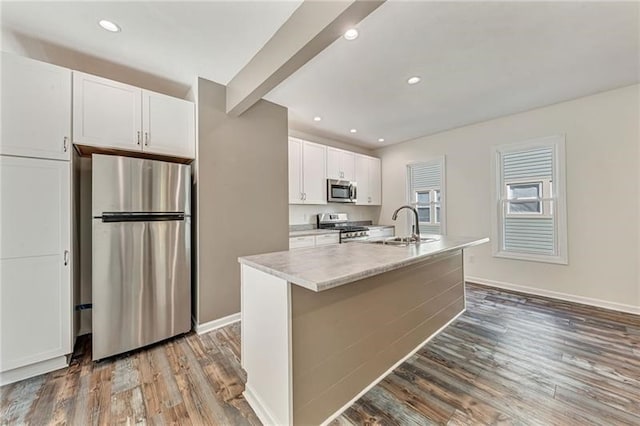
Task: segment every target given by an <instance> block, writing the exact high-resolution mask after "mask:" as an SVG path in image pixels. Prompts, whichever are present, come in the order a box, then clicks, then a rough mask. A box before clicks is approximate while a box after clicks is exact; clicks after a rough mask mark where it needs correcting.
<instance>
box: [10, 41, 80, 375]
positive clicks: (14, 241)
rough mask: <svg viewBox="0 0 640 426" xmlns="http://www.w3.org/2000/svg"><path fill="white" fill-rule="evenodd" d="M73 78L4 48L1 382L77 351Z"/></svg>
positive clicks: (62, 361)
mask: <svg viewBox="0 0 640 426" xmlns="http://www.w3.org/2000/svg"><path fill="white" fill-rule="evenodd" d="M71 76H72V72H71V70H69V69H66V68H62V67H58V66H55V65H51V64H47V63H43V62H38V61H34V60H31V59H27V58H23V57H19V56H15V55H10V54H7V53H4V52H3V53H2V93H1V103H2V117H1V119H2V131H1V137H2V139H1V140H0V384H4V383H10V382H13V381H17V380H21V379H24V378H27V377H31V376H35V375H38V374H42V373H44V372H47V371H52V370H55V369H58V368H62V367H64V366H66V365H67V355H69V354H71V353H72V351H73V336H72V312H73V305H72V291H71V287H72V262H73V253H72V252H71V232H72V217H71V203H72V200H71V149H72V147H71V82H72V80H71V79H72V77H71Z"/></svg>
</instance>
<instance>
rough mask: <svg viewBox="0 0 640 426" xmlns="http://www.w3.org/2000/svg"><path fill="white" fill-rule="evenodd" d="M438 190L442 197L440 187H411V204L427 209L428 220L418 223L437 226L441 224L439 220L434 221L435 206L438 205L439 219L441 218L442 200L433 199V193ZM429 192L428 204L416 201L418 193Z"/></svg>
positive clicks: (417, 207)
mask: <svg viewBox="0 0 640 426" xmlns="http://www.w3.org/2000/svg"><path fill="white" fill-rule="evenodd" d="M436 191H437V192H439V193H440V196H441V197H442V190H441V189H440V188H436V187H431V188H414V189H413V197H412V201H411V203H410V204H411V205H412V206H413V207H415V208H416V209H429V220H430V221H429V222H418V225H428V226H437V225H441V221H440V222H436V208H437V207H440V219H442V205H441V204H442V202H441V201H435V193H436ZM427 192H428V193H429V203H428V204H420V203H418V193H427ZM441 199H442V198H441Z"/></svg>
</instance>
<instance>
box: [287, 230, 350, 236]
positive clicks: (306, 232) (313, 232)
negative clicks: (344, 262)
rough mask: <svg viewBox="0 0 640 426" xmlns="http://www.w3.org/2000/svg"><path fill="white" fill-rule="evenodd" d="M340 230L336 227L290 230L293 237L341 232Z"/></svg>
mask: <svg viewBox="0 0 640 426" xmlns="http://www.w3.org/2000/svg"><path fill="white" fill-rule="evenodd" d="M339 233H340V231H339V230H335V229H307V230H304V231H290V232H289V238H293V237H306V236H308V235H324V234H339Z"/></svg>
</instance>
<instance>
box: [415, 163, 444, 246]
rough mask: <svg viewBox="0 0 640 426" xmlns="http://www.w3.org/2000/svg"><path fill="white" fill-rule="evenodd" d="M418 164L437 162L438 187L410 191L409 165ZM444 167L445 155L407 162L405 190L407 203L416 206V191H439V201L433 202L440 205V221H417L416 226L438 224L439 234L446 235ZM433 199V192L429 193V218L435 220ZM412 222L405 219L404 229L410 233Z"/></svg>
mask: <svg viewBox="0 0 640 426" xmlns="http://www.w3.org/2000/svg"><path fill="white" fill-rule="evenodd" d="M418 164H424V165H430V164H439V166H440V187H439V188H437V187H422V188H414V189H413V191H412V188H411V167H412V166H415V165H418ZM446 176H447V173H446V168H445V156H444V155H442V156H438V157H432V158H428V159H426V160H421V161H412V162H410V163H407V166H406V191H407V196H406V199H407V204H408V205H410V206H413V207H416V208H417V205H418V204H417V201H418V199H417V195H416V193H417V192H422V191H440V202H439V203H435V204H439V207H440V222H439V223H436V222H429V223H427V222H419V223H418V226H420V224H424V225H429V226H436V225H439V226H440V234H442V235H446V234H447V208H446V199H447V196H446ZM432 200H433V192H432V193H431V194H430V196H429V201H430V207H431V210H430V218H431V219H433V220H435V206H434V202H433V201H432ZM412 224H413V221H407V224H406V229H407V232H408V233H411V231H412V230H411V225H412Z"/></svg>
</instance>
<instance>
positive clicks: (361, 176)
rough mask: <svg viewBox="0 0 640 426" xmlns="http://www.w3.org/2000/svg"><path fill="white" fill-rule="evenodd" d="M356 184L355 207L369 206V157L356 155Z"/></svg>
mask: <svg viewBox="0 0 640 426" xmlns="http://www.w3.org/2000/svg"><path fill="white" fill-rule="evenodd" d="M355 162H356V170H355V175H356V184H357V185H358V186H357V191H358V193H357V198H356V205H369V204H371V203H370V200H371V189H370V187H369V157H365V156H364V155H356V161H355Z"/></svg>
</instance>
